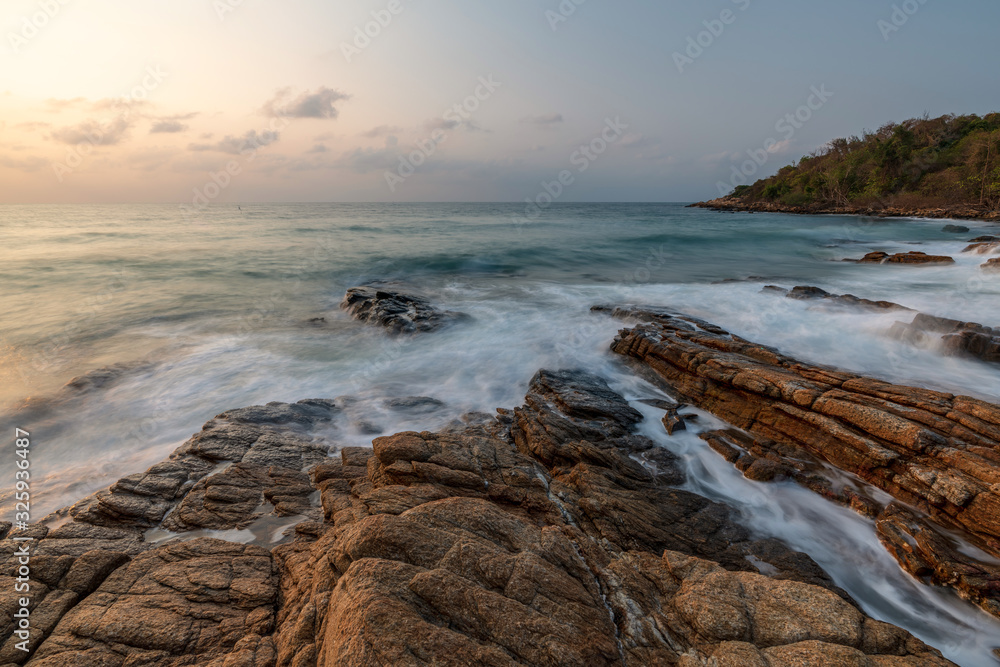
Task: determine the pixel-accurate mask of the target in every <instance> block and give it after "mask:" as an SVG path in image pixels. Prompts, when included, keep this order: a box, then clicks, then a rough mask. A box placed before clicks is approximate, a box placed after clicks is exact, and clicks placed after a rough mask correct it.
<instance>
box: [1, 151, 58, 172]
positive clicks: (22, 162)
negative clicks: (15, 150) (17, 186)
mask: <svg viewBox="0 0 1000 667" xmlns="http://www.w3.org/2000/svg"><path fill="white" fill-rule="evenodd" d="M49 164H50V163H49V161H48V160H44V159H42V158H40V157H27V158H13V157H8V156H6V155H0V165H2V166H4V167H8V168H10V169H17V170H18V171H38V170H39V169H42V168H43V167H45V166H47V165H49Z"/></svg>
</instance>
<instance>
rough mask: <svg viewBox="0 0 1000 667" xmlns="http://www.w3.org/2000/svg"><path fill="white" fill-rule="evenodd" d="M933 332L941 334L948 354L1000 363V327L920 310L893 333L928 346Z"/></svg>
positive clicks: (899, 338) (900, 324)
mask: <svg viewBox="0 0 1000 667" xmlns="http://www.w3.org/2000/svg"><path fill="white" fill-rule="evenodd" d="M931 334H935V335H938V334H944V335H942V336H940V340H941V351H942V352H943V353H944V354H946V355H948V356H955V357H969V358H975V359H979V360H982V361H988V362H993V363H997V362H1000V330H998V329H994V328H991V327H987V326H985V325H982V324H979V323H978V322H962V321H960V320H951V319H947V318H944V317H934V316H933V315H927V314H925V313H919V314H917V316H916V317H915V318H914V319H913V321H912V322H910V323H909V324H906V323H904V322H896V323H895V324H894V325H893V326H892V328H891V329H889V336H890V337H892V338H895V339H896V340H902V341H905V342H908V343H911V344H914V345H924V344H925V343H926V342H927V341H928V340H929V339H932V338H931V336H930V335H931Z"/></svg>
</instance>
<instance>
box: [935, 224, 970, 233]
mask: <svg viewBox="0 0 1000 667" xmlns="http://www.w3.org/2000/svg"><path fill="white" fill-rule="evenodd" d="M941 231H942V232H946V233H948V234H967V233H969V231H971V230H970V229H969V228H968V227H966V226H965V225H945V226H944V227H943V228H942V229H941Z"/></svg>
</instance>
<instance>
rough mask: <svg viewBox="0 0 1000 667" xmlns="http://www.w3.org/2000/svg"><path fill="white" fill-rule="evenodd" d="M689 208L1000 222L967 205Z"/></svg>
mask: <svg viewBox="0 0 1000 667" xmlns="http://www.w3.org/2000/svg"><path fill="white" fill-rule="evenodd" d="M688 208H707V209H710V210H712V211H730V212H739V213H789V214H793V215H857V216H869V217H876V218H927V219H934V220H971V221H980V222H1000V211H996V210H990V209H988V208H987V207H985V206H978V205H971V204H963V205H957V206H949V207H939V208H907V207H902V206H887V207H883V208H875V207H871V206H868V207H864V206H787V205H784V204H777V203H774V202H762V201H756V202H746V201H743V200H742V199H739V198H738V197H720V198H718V199H710V200H708V201H702V202H697V203H694V204H691V205H690V206H689V207H688Z"/></svg>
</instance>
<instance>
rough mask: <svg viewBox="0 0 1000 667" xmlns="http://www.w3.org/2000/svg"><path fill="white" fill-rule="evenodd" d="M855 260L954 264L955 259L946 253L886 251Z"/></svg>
mask: <svg viewBox="0 0 1000 667" xmlns="http://www.w3.org/2000/svg"><path fill="white" fill-rule="evenodd" d="M845 261H857V263H858V264H954V263H955V260H954V258H952V257H948V256H947V255H928V254H927V253H925V252H917V251H910V252H900V253H896V254H895V255H890V254H889V253H887V252H882V251H877V252H870V253H868V254H867V255H865V256H864V257H862V258H861V259H859V260H845Z"/></svg>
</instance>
